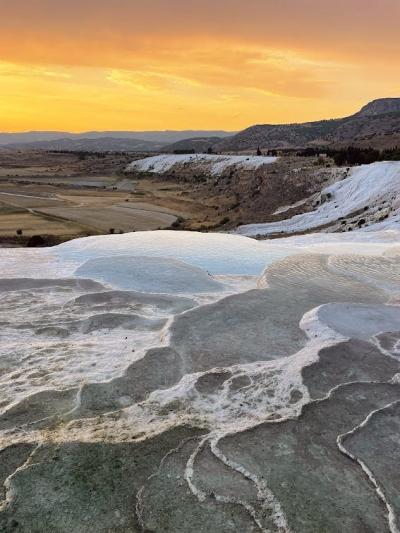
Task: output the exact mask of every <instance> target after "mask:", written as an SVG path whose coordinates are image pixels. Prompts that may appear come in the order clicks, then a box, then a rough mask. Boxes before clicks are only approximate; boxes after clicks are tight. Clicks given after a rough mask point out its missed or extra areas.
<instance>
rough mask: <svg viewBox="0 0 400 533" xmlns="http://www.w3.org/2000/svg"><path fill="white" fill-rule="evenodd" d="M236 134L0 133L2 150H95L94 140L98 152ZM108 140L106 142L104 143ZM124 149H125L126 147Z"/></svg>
mask: <svg viewBox="0 0 400 533" xmlns="http://www.w3.org/2000/svg"><path fill="white" fill-rule="evenodd" d="M233 133H234V132H232V133H230V132H226V131H223V130H216V131H213V130H210V131H208V130H207V131H203V130H183V131H174V130H166V131H137V132H135V131H88V132H83V133H70V132H60V131H28V132H21V133H0V147H1V146H2V147H8V148H21V149H22V148H31V149H38V150H40V149H42V150H57V149H59V150H62V149H73V150H77V149H82V150H85V149H93V147H94V146H95V143H94V141H99V148H98V149H99V150H101V149H103V150H130V149H133V150H135V149H136V148H135V143H136V142H138V146H139V145H140V148H138V149H140V150H157V149H159V148H161V147H163V146H166V145H168V144H171V143H176V142H180V141H183V140H186V139H192V138H205V137H215V138H219V139H222V138H224V137H228V136H231V135H233ZM106 139H107V142H105V140H106ZM127 141H131V144H127ZM57 143H59V144H57ZM79 143H80V144H79ZM146 143H147V144H146ZM67 145H69V146H70V148H66V146H67ZM100 146H101V147H100ZM107 146H109V147H107ZM124 146H126V147H125V148H124ZM132 147H133V148H132Z"/></svg>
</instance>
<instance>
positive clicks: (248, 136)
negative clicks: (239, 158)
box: [214, 98, 400, 151]
mask: <svg viewBox="0 0 400 533" xmlns="http://www.w3.org/2000/svg"><path fill="white" fill-rule="evenodd" d="M399 133H400V98H381V99H378V100H374V101H372V102H370V103H369V104H367V105H366V106H364V107H363V108H362V109H361V110H360V111H359V112H357V113H355V114H354V115H351V116H349V117H345V118H341V119H332V120H319V121H316V122H306V123H299V124H276V125H273V124H263V125H256V126H251V127H250V128H247V129H245V130H243V131H241V132H239V133H238V134H236V135H233V136H232V137H230V138H229V139H224V140H222V141H221V142H219V143H218V144H217V145H216V146H214V149H216V150H218V151H241V150H256V149H257V147H258V146H260V148H262V149H276V148H282V149H283V148H305V147H307V146H328V145H335V144H339V145H340V144H354V143H355V144H357V143H361V144H362V143H364V144H365V143H367V144H368V143H369V145H371V146H374V143H375V141H378V139H379V141H380V143H382V137H385V141H386V146H387V147H391V146H392V145H393V144H396V143H397V142H398V134H399ZM392 137H393V138H392Z"/></svg>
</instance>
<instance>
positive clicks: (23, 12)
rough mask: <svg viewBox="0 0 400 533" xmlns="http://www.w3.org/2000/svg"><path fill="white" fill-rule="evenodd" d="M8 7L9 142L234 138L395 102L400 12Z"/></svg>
mask: <svg viewBox="0 0 400 533" xmlns="http://www.w3.org/2000/svg"><path fill="white" fill-rule="evenodd" d="M0 6H1V10H2V18H1V21H0V30H1V31H0V83H1V86H0V87H1V89H0V95H1V103H0V123H1V130H2V131H8V132H21V131H34V130H41V131H43V130H57V131H59V130H61V131H71V132H84V131H89V130H96V131H100V130H101V131H110V130H120V131H122V130H124V131H137V130H141V131H147V130H186V129H200V130H202V129H206V130H213V129H223V130H226V131H239V130H241V129H244V128H246V127H248V126H251V125H253V124H283V123H297V122H309V121H315V120H320V119H331V118H332V119H333V118H340V117H344V116H348V115H351V114H353V113H355V112H356V111H358V110H359V109H360V108H361V107H362V106H363V105H365V104H366V103H367V102H369V101H371V100H373V99H376V98H381V97H395V96H398V95H399V94H400V72H398V70H396V61H397V57H398V54H399V51H400V45H399V42H398V38H397V25H396V21H397V20H398V19H399V18H400V7H399V4H398V3H397V2H396V1H395V0H385V1H384V2H379V3H378V2H372V3H369V4H368V5H365V3H364V2H361V0H355V1H353V2H351V3H350V4H349V3H346V2H344V1H343V0H340V1H338V2H336V4H335V6H331V7H329V8H328V6H327V5H324V4H321V3H320V2H317V1H316V0H303V1H301V2H297V3H296V4H295V5H294V4H293V2H290V1H289V0H285V1H283V2H281V3H280V5H279V6H276V5H274V3H273V2H272V1H271V0H270V1H261V0H251V1H249V2H247V3H246V4H245V5H243V2H239V1H238V0H232V1H231V2H229V3H228V4H227V5H225V6H213V3H212V2H210V1H205V2H203V3H202V4H201V5H197V4H194V3H192V2H183V1H182V0H174V1H172V2H169V3H168V5H166V4H165V2H162V1H161V0H158V1H156V2H152V4H151V7H150V6H148V5H147V6H146V5H143V3H139V2H129V1H127V0H119V1H117V2H114V3H113V5H112V6H111V5H110V4H109V3H108V2H106V1H104V0H101V1H96V2H94V1H92V0H88V1H86V2H85V3H84V4H83V5H82V4H81V3H80V2H77V1H76V0H73V1H71V2H68V4H63V5H60V4H57V3H54V2H50V1H48V0H37V1H35V2H30V3H29V4H28V5H26V2H24V1H23V0H17V1H15V2H13V3H12V4H9V3H6V2H4V1H1V2H0Z"/></svg>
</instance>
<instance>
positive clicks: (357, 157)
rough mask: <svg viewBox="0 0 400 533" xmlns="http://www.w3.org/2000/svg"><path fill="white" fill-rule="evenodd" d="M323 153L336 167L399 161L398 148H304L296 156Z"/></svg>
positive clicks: (312, 155)
mask: <svg viewBox="0 0 400 533" xmlns="http://www.w3.org/2000/svg"><path fill="white" fill-rule="evenodd" d="M322 152H324V153H325V154H326V155H327V156H328V157H331V158H332V159H333V160H334V161H335V164H336V165H337V166H339V167H340V166H353V165H367V164H370V163H375V162H376V161H400V147H396V148H389V149H385V150H376V149H375V148H357V147H356V146H348V147H346V148H338V149H335V148H328V149H325V150H322V149H320V148H306V149H305V150H302V151H301V152H298V153H297V155H300V156H304V157H315V156H317V157H318V156H319V155H320V154H321V153H322Z"/></svg>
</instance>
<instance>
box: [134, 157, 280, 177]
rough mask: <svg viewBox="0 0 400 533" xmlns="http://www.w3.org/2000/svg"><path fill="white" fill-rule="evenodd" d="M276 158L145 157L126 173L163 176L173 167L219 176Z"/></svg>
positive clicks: (254, 168) (254, 167)
mask: <svg viewBox="0 0 400 533" xmlns="http://www.w3.org/2000/svg"><path fill="white" fill-rule="evenodd" d="M276 159H277V158H276V157H267V156H250V155H213V154H183V155H175V154H174V155H173V154H163V155H156V156H153V157H146V158H145V159H140V160H138V161H134V162H133V163H131V164H130V165H129V166H128V167H127V169H126V172H150V173H154V174H165V173H166V172H170V171H171V170H173V169H174V167H175V166H176V167H179V168H181V167H184V166H190V167H192V168H193V169H195V168H198V169H199V170H201V171H202V172H203V173H204V174H205V175H210V176H220V175H221V174H223V173H224V172H226V171H227V170H230V169H235V168H237V169H241V170H256V169H257V168H259V167H261V166H263V165H269V164H271V163H273V162H274V161H276Z"/></svg>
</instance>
